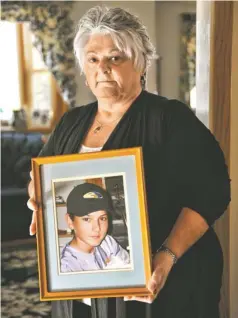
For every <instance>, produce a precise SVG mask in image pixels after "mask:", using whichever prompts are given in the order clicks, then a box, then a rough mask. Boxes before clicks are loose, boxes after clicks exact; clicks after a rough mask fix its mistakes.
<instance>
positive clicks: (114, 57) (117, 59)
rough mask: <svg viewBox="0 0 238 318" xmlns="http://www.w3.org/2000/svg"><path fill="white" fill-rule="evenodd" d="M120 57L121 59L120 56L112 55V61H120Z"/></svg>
mask: <svg viewBox="0 0 238 318" xmlns="http://www.w3.org/2000/svg"><path fill="white" fill-rule="evenodd" d="M120 59H121V57H120V56H113V57H111V61H112V62H118V61H119V60H120Z"/></svg>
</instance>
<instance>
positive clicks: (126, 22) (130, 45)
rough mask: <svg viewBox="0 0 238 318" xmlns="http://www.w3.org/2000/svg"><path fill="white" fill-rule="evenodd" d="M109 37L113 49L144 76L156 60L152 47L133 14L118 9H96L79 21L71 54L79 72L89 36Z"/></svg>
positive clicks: (89, 11)
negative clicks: (116, 49)
mask: <svg viewBox="0 0 238 318" xmlns="http://www.w3.org/2000/svg"><path fill="white" fill-rule="evenodd" d="M96 33H101V34H109V35H110V36H111V37H112V40H113V42H114V43H115V45H116V47H117V48H118V49H119V50H120V51H122V52H124V53H125V54H126V56H127V57H128V58H130V59H131V60H132V61H133V63H134V66H135V69H136V70H138V71H141V72H143V74H146V72H147V69H148V67H149V66H150V63H151V60H152V59H155V58H156V54H155V48H154V46H153V44H152V42H151V41H150V38H149V35H148V33H147V30H146V27H145V26H144V25H143V24H142V22H141V21H140V20H139V19H138V17H137V16H135V15H134V14H131V13H129V12H128V11H125V10H123V9H121V8H108V7H101V6H96V7H93V8H91V9H90V10H88V11H87V12H86V14H85V15H84V16H83V17H82V18H81V19H80V20H79V24H78V31H77V34H76V36H75V39H74V52H75V55H76V57H77V59H78V63H79V65H80V68H81V70H82V71H83V65H84V50H83V49H84V46H85V45H86V43H87V42H88V40H89V37H90V36H91V35H92V34H96Z"/></svg>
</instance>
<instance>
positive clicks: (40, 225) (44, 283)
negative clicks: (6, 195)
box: [32, 147, 151, 301]
mask: <svg viewBox="0 0 238 318" xmlns="http://www.w3.org/2000/svg"><path fill="white" fill-rule="evenodd" d="M121 156H134V158H135V169H136V180H135V181H136V182H137V185H136V186H137V191H138V193H139V195H138V205H139V209H140V215H139V218H140V229H141V233H142V245H143V246H142V247H141V248H142V249H143V258H144V277H145V282H146V283H145V286H130V287H129V288H128V287H123V288H106V289H102V288H101V289H93V290H92V289H91V290H89V289H87V290H86V289H85V290H82V289H81V290H70V291H69V290H67V291H50V290H49V288H48V283H49V278H48V274H47V259H46V242H45V239H46V238H45V229H44V212H43V208H42V207H43V202H42V187H41V167H42V166H43V165H46V164H57V163H63V162H75V161H85V160H87V161H89V162H90V160H93V159H102V158H113V157H121ZM32 171H33V176H34V186H35V199H36V202H37V203H38V205H39V211H38V212H37V251H38V269H39V285H40V299H41V300H42V301H49V300H60V299H61V300H63V299H64V300H67V299H78V298H87V297H90V298H99V297H100V298H102V297H122V296H129V295H137V296H146V295H150V294H151V293H150V292H149V290H148V289H147V287H146V285H147V283H148V281H149V279H150V277H151V247H150V239H149V227H148V216H147V205H146V196H145V185H144V172H143V158H142V149H141V147H135V148H128V149H120V150H109V151H101V152H96V153H83V154H73V155H61V156H54V157H38V158H33V159H32ZM79 275H80V274H79Z"/></svg>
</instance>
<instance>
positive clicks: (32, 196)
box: [27, 171, 38, 235]
mask: <svg viewBox="0 0 238 318" xmlns="http://www.w3.org/2000/svg"><path fill="white" fill-rule="evenodd" d="M30 176H31V181H30V183H29V185H28V194H29V197H30V198H29V200H28V201H27V206H28V208H29V209H30V210H32V211H33V213H32V219H31V225H30V229H29V230H30V235H34V234H36V212H37V210H38V206H37V204H36V202H35V189H34V180H33V174H32V171H31V172H30Z"/></svg>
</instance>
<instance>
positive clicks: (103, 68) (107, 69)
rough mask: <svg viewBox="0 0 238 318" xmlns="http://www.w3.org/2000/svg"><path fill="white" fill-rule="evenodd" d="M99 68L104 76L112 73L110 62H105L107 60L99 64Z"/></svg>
mask: <svg viewBox="0 0 238 318" xmlns="http://www.w3.org/2000/svg"><path fill="white" fill-rule="evenodd" d="M98 68H99V70H100V71H101V72H102V73H103V74H108V73H110V72H111V68H110V64H109V61H105V60H104V61H101V62H100V63H99V64H98Z"/></svg>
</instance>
